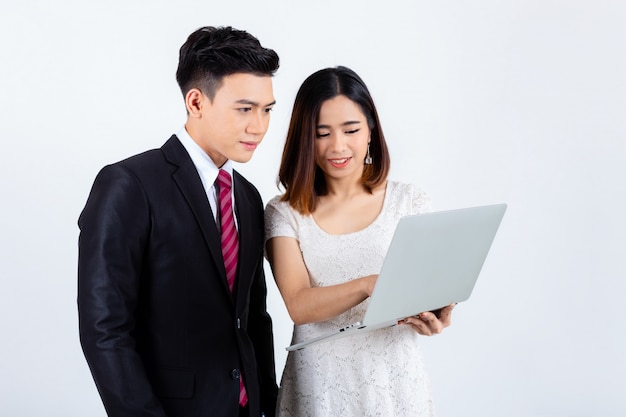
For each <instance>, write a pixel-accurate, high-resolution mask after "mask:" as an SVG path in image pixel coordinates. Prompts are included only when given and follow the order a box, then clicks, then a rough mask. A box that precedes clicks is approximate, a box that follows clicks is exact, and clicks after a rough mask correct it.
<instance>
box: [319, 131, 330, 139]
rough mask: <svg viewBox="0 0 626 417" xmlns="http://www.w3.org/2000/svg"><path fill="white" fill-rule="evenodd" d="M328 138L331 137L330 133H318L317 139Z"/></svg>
mask: <svg viewBox="0 0 626 417" xmlns="http://www.w3.org/2000/svg"><path fill="white" fill-rule="evenodd" d="M328 136H330V133H319V132H318V133H317V137H318V138H325V137H328Z"/></svg>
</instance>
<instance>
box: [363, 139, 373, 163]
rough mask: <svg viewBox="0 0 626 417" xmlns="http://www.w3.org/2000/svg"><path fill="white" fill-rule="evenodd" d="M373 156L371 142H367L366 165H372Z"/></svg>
mask: <svg viewBox="0 0 626 417" xmlns="http://www.w3.org/2000/svg"><path fill="white" fill-rule="evenodd" d="M372 162H373V160H372V156H371V155H370V144H369V143H368V144H367V155H366V156H365V165H372Z"/></svg>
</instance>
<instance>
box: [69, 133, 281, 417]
mask: <svg viewBox="0 0 626 417" xmlns="http://www.w3.org/2000/svg"><path fill="white" fill-rule="evenodd" d="M233 181H234V187H235V190H234V192H235V204H236V215H237V222H238V225H239V240H240V242H239V261H238V268H237V278H236V291H235V297H233V295H232V294H231V293H230V291H229V289H228V285H227V281H226V273H225V270H224V263H223V260H222V254H221V246H220V236H219V233H218V229H217V227H216V225H215V220H214V218H213V215H212V213H211V208H210V205H209V202H208V200H207V197H206V194H205V191H204V189H203V187H202V183H201V180H200V177H199V175H198V173H197V171H196V168H195V166H194V164H193V162H192V160H191V158H190V157H189V155H188V153H187V151H186V150H185V148H184V147H183V145H182V144H181V143H180V141H179V140H178V138H176V136H172V137H171V138H170V139H169V140H168V141H167V142H166V143H165V144H164V145H163V147H162V148H161V149H156V150H151V151H148V152H145V153H143V154H140V155H136V156H133V157H131V158H129V159H126V160H124V161H121V162H118V163H116V164H113V165H109V166H106V167H105V168H103V169H102V170H101V171H100V173H99V174H98V176H97V177H96V180H95V182H94V184H93V188H92V190H91V193H90V195H89V198H88V200H87V203H86V206H85V208H84V210H83V211H82V213H81V215H80V218H79V227H80V238H79V262H78V311H79V325H80V337H81V344H82V347H83V352H84V353H85V357H86V359H87V362H88V364H89V367H90V369H91V372H92V375H93V377H94V380H95V382H96V385H97V387H98V391H99V393H100V396H101V397H102V400H103V403H104V405H105V408H106V410H107V413H108V415H109V416H120V417H121V416H124V417H129V416H159V417H163V416H168V417H183V416H184V417H192V416H198V417H199V416H225V417H228V416H233V417H234V416H237V415H238V408H239V406H238V398H239V375H240V373H241V374H243V377H244V381H245V383H246V388H247V392H248V397H249V403H248V404H249V407H250V415H251V416H259V415H260V413H261V412H264V413H265V414H266V415H268V416H273V415H274V409H275V402H276V393H277V386H276V375H275V368H274V348H273V339H272V324H271V320H270V317H269V315H268V313H267V311H266V304H265V303H266V284H265V276H264V273H263V203H262V200H261V197H260V195H259V193H258V191H257V190H256V188H254V186H253V185H252V184H250V183H249V182H248V181H246V180H245V179H244V178H243V177H242V176H241V175H240V174H238V173H237V172H235V173H234V175H233Z"/></svg>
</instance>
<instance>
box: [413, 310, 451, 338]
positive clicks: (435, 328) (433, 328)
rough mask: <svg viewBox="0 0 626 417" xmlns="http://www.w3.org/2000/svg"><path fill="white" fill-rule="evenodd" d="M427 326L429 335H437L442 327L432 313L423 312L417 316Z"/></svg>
mask: <svg viewBox="0 0 626 417" xmlns="http://www.w3.org/2000/svg"><path fill="white" fill-rule="evenodd" d="M418 318H419V319H420V320H422V321H423V322H424V323H425V324H426V325H427V326H428V329H429V331H430V333H431V334H439V333H441V332H442V331H443V329H444V327H445V326H444V325H443V323H442V322H441V320H440V319H439V318H437V316H436V315H435V314H433V313H432V312H424V313H420V314H419V315H418Z"/></svg>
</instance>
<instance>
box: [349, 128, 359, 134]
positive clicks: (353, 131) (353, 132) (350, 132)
mask: <svg viewBox="0 0 626 417" xmlns="http://www.w3.org/2000/svg"><path fill="white" fill-rule="evenodd" d="M359 130H361V129H354V130H348V131H347V132H346V134H348V135H353V134H355V133H356V132H358V131H359Z"/></svg>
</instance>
